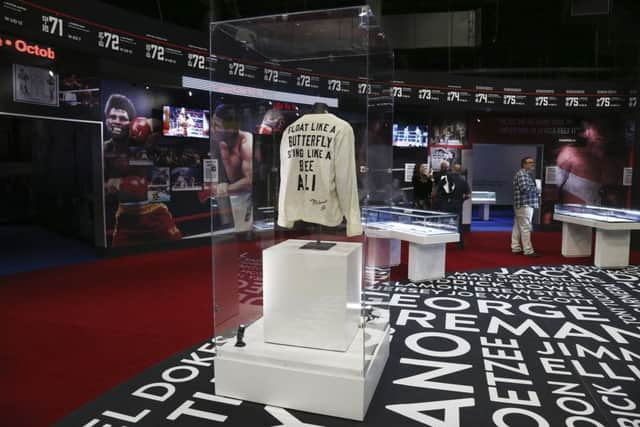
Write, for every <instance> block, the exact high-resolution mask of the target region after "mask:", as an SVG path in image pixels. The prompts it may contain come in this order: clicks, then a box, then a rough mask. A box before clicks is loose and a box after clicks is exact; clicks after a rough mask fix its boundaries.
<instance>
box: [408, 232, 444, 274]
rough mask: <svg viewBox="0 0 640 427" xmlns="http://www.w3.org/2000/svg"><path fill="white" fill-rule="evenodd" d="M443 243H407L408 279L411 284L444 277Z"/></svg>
mask: <svg viewBox="0 0 640 427" xmlns="http://www.w3.org/2000/svg"><path fill="white" fill-rule="evenodd" d="M445 252H446V244H445V243H435V244H428V245H420V244H418V243H413V242H411V243H409V269H408V270H409V279H410V280H411V281H413V282H421V281H424V280H433V279H440V278H442V277H444V262H445Z"/></svg>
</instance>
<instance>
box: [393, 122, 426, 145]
mask: <svg viewBox="0 0 640 427" xmlns="http://www.w3.org/2000/svg"><path fill="white" fill-rule="evenodd" d="M428 141H429V128H428V127H427V126H426V125H416V124H410V123H394V124H393V146H394V147H426V146H427V143H428Z"/></svg>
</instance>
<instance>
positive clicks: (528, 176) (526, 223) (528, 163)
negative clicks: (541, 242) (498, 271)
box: [511, 157, 540, 257]
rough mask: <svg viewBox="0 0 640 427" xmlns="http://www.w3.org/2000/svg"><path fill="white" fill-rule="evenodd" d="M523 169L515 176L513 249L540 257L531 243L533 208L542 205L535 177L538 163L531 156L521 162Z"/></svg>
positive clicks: (513, 250)
mask: <svg viewBox="0 0 640 427" xmlns="http://www.w3.org/2000/svg"><path fill="white" fill-rule="evenodd" d="M520 166H521V169H520V170H519V171H518V172H516V175H515V176H514V177H513V210H514V212H515V220H514V223H513V230H512V232H511V251H512V252H513V253H514V254H519V253H523V254H524V255H527V256H533V257H539V256H540V254H539V253H537V252H536V251H535V250H533V246H532V245H531V219H532V218H533V210H534V209H535V208H539V207H540V196H539V195H538V188H537V187H536V182H535V180H534V178H533V171H534V170H535V168H536V163H535V161H534V160H533V158H531V157H525V158H523V159H522V161H521V162H520Z"/></svg>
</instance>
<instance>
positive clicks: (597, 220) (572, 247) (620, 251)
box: [553, 203, 640, 268]
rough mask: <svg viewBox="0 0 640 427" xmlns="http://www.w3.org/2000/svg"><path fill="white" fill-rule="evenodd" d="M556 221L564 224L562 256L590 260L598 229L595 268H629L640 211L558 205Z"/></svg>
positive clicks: (639, 222) (639, 225)
mask: <svg viewBox="0 0 640 427" xmlns="http://www.w3.org/2000/svg"><path fill="white" fill-rule="evenodd" d="M553 219H554V220H556V221H561V222H562V249H561V252H562V255H563V256H565V257H588V256H591V253H592V237H593V229H594V228H595V230H596V239H595V256H594V265H595V266H596V267H603V268H622V267H626V266H627V265H629V248H630V245H631V230H638V229H640V211H632V210H628V209H614V208H607V207H602V206H590V205H578V204H570V203H567V204H559V205H555V207H554V212H553Z"/></svg>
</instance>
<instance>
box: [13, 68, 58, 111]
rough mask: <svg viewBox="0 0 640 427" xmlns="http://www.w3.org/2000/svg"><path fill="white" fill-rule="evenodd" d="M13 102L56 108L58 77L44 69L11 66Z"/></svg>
mask: <svg viewBox="0 0 640 427" xmlns="http://www.w3.org/2000/svg"><path fill="white" fill-rule="evenodd" d="M13 101H14V102H24V103H27V104H39V105H48V106H50V107H58V106H59V105H60V95H59V88H58V75H57V74H56V73H54V72H53V71H51V70H48V69H46V68H39V67H30V66H27V65H20V64H13Z"/></svg>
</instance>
